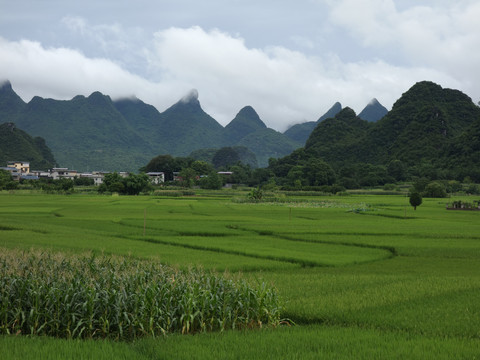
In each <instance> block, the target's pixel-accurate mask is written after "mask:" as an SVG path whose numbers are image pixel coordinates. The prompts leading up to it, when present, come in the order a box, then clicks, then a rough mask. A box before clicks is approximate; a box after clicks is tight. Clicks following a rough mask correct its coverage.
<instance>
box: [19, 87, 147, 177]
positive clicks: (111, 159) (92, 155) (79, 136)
mask: <svg viewBox="0 0 480 360" xmlns="http://www.w3.org/2000/svg"><path fill="white" fill-rule="evenodd" d="M16 123H17V124H18V126H19V127H21V128H23V129H25V131H27V132H28V133H30V134H33V135H35V136H41V137H43V138H45V139H46V141H47V144H48V145H49V147H50V148H51V149H52V152H53V153H54V154H55V156H56V158H57V161H58V162H59V164H61V165H62V166H66V167H70V168H75V169H77V170H95V169H97V170H117V169H125V170H134V169H137V168H138V167H139V166H138V165H139V164H142V163H144V162H145V161H146V160H147V159H148V158H149V157H150V156H149V155H152V154H153V152H152V151H151V148H150V144H149V143H148V142H146V141H144V139H143V138H142V137H141V136H140V135H139V134H138V133H136V131H135V129H134V128H132V127H131V126H130V125H129V124H128V122H127V121H126V120H125V118H124V117H123V116H122V115H121V114H120V113H119V112H118V111H117V109H116V108H115V107H114V106H113V103H112V101H111V99H110V97H108V96H105V95H102V94H101V93H99V92H95V93H93V94H91V95H90V96H89V97H87V98H86V97H84V96H76V97H75V98H73V99H72V100H70V101H59V100H53V99H42V98H40V97H34V98H33V99H32V100H31V101H30V102H29V103H28V104H27V106H26V108H25V109H24V111H23V112H22V113H21V115H20V116H19V117H18V120H17V121H16Z"/></svg>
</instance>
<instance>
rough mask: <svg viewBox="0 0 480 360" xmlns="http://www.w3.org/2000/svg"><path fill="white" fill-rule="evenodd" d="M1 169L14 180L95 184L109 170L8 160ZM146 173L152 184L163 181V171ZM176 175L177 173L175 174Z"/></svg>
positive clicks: (122, 172)
mask: <svg viewBox="0 0 480 360" xmlns="http://www.w3.org/2000/svg"><path fill="white" fill-rule="evenodd" d="M1 169H2V170H6V171H8V172H9V173H10V174H11V175H12V178H13V179H14V180H17V181H20V180H39V179H42V178H44V179H53V180H58V179H71V180H74V179H75V178H88V179H93V183H94V184H95V185H100V184H102V183H103V178H104V176H105V175H106V174H109V173H110V172H109V171H92V172H78V171H77V170H70V169H68V168H60V167H58V168H52V169H50V170H47V171H44V170H31V169H30V163H29V162H25V161H8V162H7V166H6V167H2V168H1ZM118 174H119V175H120V176H122V177H127V176H128V175H129V173H128V172H125V171H121V172H118ZM147 175H148V176H149V177H150V179H151V182H152V184H156V185H158V184H161V183H163V182H165V174H164V173H163V172H149V173H147ZM175 175H177V176H178V174H175Z"/></svg>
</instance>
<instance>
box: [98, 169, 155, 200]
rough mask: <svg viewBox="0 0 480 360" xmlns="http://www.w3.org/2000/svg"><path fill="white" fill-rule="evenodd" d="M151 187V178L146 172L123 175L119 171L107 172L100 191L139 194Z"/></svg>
mask: <svg viewBox="0 0 480 360" xmlns="http://www.w3.org/2000/svg"><path fill="white" fill-rule="evenodd" d="M150 187H151V184H150V179H149V178H148V175H146V174H145V173H141V174H138V175H136V174H129V175H128V176H127V177H122V176H121V175H120V174H118V173H117V172H114V173H109V174H106V175H105V176H104V178H103V183H102V184H101V185H100V186H99V188H98V192H100V193H104V192H107V191H108V192H111V193H119V194H124V195H138V194H140V193H141V192H142V191H147V190H149V189H150Z"/></svg>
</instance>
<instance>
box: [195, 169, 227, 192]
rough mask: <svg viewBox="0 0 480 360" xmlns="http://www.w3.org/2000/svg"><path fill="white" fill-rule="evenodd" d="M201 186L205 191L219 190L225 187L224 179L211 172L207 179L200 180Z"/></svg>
mask: <svg viewBox="0 0 480 360" xmlns="http://www.w3.org/2000/svg"><path fill="white" fill-rule="evenodd" d="M200 186H201V187H202V188H203V189H211V190H218V189H221V188H222V186H223V182H222V178H221V177H220V175H218V174H217V172H216V171H212V172H210V174H208V176H207V177H204V178H202V179H200Z"/></svg>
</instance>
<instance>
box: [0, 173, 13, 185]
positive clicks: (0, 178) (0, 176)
mask: <svg viewBox="0 0 480 360" xmlns="http://www.w3.org/2000/svg"><path fill="white" fill-rule="evenodd" d="M12 183H13V178H12V175H11V174H10V173H9V172H8V171H6V170H3V169H0V190H2V189H9V188H10V187H11V184H12Z"/></svg>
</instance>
